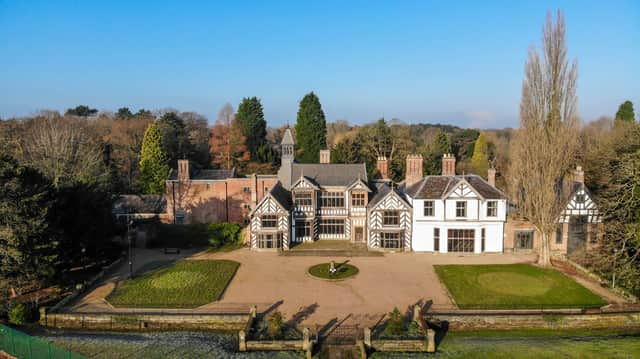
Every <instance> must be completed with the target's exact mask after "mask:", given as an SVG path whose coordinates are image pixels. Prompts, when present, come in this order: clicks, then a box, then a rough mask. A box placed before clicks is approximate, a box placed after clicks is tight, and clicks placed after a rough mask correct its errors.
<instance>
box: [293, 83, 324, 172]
mask: <svg viewBox="0 0 640 359" xmlns="http://www.w3.org/2000/svg"><path fill="white" fill-rule="evenodd" d="M295 129H296V142H297V147H298V149H299V150H300V156H299V157H300V158H299V160H300V161H301V162H306V163H317V162H318V160H319V157H320V150H321V149H324V148H326V147H327V123H326V121H325V118H324V112H323V111H322V105H320V99H318V96H316V94H314V93H313V92H310V93H308V94H307V95H305V96H304V98H302V101H300V108H299V109H298V119H297V121H296V128H295Z"/></svg>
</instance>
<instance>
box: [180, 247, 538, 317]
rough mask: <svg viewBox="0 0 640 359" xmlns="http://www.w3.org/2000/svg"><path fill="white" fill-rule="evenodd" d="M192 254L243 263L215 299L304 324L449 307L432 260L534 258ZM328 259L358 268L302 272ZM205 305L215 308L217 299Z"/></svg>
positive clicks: (524, 258)
mask: <svg viewBox="0 0 640 359" xmlns="http://www.w3.org/2000/svg"><path fill="white" fill-rule="evenodd" d="M192 258H195V259H205V258H206V259H214V258H215V259H231V260H235V261H238V262H240V263H242V264H241V265H240V268H239V269H238V272H237V274H236V276H235V278H234V280H233V281H232V282H231V284H230V285H229V287H228V288H227V290H226V291H225V293H224V295H223V297H222V300H221V301H220V302H219V303H221V304H224V303H251V302H259V303H272V304H273V307H275V308H277V310H279V311H281V312H282V313H283V314H284V316H285V318H290V317H294V316H295V317H297V318H298V320H297V322H298V324H299V323H302V322H304V323H305V324H308V325H309V324H320V325H322V324H326V323H328V322H330V321H332V320H342V319H344V318H347V317H348V318H349V320H353V321H354V322H358V323H361V324H374V323H375V322H377V321H378V320H380V318H381V317H382V316H383V315H384V314H385V313H388V312H390V311H391V310H393V308H394V307H398V308H399V309H400V310H405V309H408V308H409V307H410V306H412V305H414V304H416V303H419V302H427V301H429V300H431V301H433V305H432V308H433V309H454V308H455V307H454V305H453V304H452V303H451V301H450V300H449V297H448V296H447V292H446V290H445V289H444V287H443V286H442V284H441V283H440V281H439V280H438V277H437V275H436V273H435V271H434V269H433V265H434V264H462V263H465V264H487V263H491V264H495V263H519V262H528V261H532V260H534V256H532V255H521V254H519V255H512V254H484V255H466V256H460V255H454V254H446V255H442V254H436V255H434V254H428V253H389V254H386V255H385V256H384V257H353V258H340V257H327V258H323V257H283V256H278V255H277V253H272V252H255V251H250V250H248V249H241V250H238V251H233V252H229V253H203V254H198V255H195V256H194V257H192ZM331 260H335V261H336V263H340V262H342V261H346V260H348V261H349V263H350V264H353V265H355V266H357V267H358V268H359V269H360V273H359V274H358V275H357V276H355V277H354V278H350V279H347V280H344V281H340V282H329V281H324V280H320V279H316V278H313V277H310V276H309V275H308V274H307V268H308V267H309V266H311V265H314V264H317V263H323V262H328V261H331ZM210 306H211V307H215V306H216V303H212V304H211V305H210ZM205 307H206V306H205ZM259 309H261V308H259Z"/></svg>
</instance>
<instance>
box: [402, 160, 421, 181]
mask: <svg viewBox="0 0 640 359" xmlns="http://www.w3.org/2000/svg"><path fill="white" fill-rule="evenodd" d="M422 163H423V159H422V155H421V154H410V155H407V169H406V175H405V183H406V185H407V186H411V185H412V184H414V183H416V182H418V181H420V180H421V179H422V177H423V175H422Z"/></svg>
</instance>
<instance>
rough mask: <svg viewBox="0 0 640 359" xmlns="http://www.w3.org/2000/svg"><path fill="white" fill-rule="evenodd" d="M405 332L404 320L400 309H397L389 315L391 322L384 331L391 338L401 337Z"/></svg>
mask: <svg viewBox="0 0 640 359" xmlns="http://www.w3.org/2000/svg"><path fill="white" fill-rule="evenodd" d="M404 332H405V328H404V318H403V317H402V313H400V310H399V309H398V307H395V308H393V311H392V312H391V313H389V321H388V322H387V326H386V328H385V329H384V333H385V334H386V335H389V336H400V335H402V334H403V333H404Z"/></svg>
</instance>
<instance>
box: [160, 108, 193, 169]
mask: <svg viewBox="0 0 640 359" xmlns="http://www.w3.org/2000/svg"><path fill="white" fill-rule="evenodd" d="M158 128H159V129H160V132H161V133H162V147H163V148H164V151H165V153H166V155H167V158H168V161H169V165H170V166H171V167H177V166H178V160H179V159H184V158H189V155H190V154H191V153H192V150H193V146H192V145H191V142H189V133H188V131H187V127H186V125H185V123H184V120H183V119H182V118H181V117H180V116H178V114H177V113H175V112H167V113H165V114H164V115H162V117H160V119H158Z"/></svg>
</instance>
